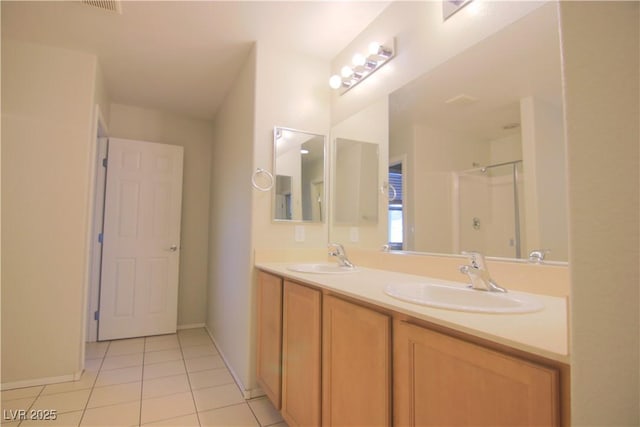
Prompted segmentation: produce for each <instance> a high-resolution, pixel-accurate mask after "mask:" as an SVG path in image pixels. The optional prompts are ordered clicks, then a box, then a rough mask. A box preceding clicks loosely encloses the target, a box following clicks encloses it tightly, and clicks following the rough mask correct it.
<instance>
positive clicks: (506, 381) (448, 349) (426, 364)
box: [394, 321, 560, 426]
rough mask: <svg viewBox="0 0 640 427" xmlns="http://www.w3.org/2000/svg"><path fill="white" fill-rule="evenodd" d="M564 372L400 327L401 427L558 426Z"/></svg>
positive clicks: (397, 404) (397, 384)
mask: <svg viewBox="0 0 640 427" xmlns="http://www.w3.org/2000/svg"><path fill="white" fill-rule="evenodd" d="M559 400H560V395H559V372H558V371H557V370H556V369H552V368H548V367H545V366H541V365H538V364H535V363H532V362H529V361H526V360H522V359H519V358H516V357H512V356H509V355H506V354H502V353H500V352H497V351H494V350H490V349H487V348H484V347H482V346H479V345H476V344H472V343H468V342H466V341H462V340H460V339H457V338H453V337H449V336H447V335H443V334H440V333H438V332H434V331H431V330H428V329H425V328H422V327H419V326H415V325H412V324H408V323H405V322H401V321H396V323H394V421H395V423H394V424H395V425H396V426H445V425H446V426H471V425H473V426H557V425H559V419H560V417H559V403H560V402H559Z"/></svg>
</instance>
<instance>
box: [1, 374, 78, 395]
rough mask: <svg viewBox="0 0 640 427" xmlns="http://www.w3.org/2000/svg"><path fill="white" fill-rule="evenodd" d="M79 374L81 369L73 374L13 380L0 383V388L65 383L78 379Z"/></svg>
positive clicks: (10, 388) (9, 388) (11, 388)
mask: <svg viewBox="0 0 640 427" xmlns="http://www.w3.org/2000/svg"><path fill="white" fill-rule="evenodd" d="M81 376H82V371H78V372H76V373H74V374H68V375H60V376H58V377H45V378H34V379H31V380H23V381H13V382H8V383H2V384H0V390H2V391H6V390H13V389H14V388H25V387H35V386H39V385H49V384H57V383H67V382H71V381H78V380H79V379H80V377H81Z"/></svg>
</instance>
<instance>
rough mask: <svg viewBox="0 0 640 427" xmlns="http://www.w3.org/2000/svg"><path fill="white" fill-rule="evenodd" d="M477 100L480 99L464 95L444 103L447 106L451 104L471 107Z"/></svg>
mask: <svg viewBox="0 0 640 427" xmlns="http://www.w3.org/2000/svg"><path fill="white" fill-rule="evenodd" d="M477 100H478V98H474V97H473V96H471V95H466V94H464V93H463V94H460V95H457V96H454V97H453V98H451V99H447V100H446V101H444V102H445V104H449V105H469V104H473V103H474V102H476V101H477Z"/></svg>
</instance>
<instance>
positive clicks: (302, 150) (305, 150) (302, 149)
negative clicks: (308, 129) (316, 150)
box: [300, 148, 309, 154]
mask: <svg viewBox="0 0 640 427" xmlns="http://www.w3.org/2000/svg"><path fill="white" fill-rule="evenodd" d="M300 154H309V150H307V149H306V148H301V149H300Z"/></svg>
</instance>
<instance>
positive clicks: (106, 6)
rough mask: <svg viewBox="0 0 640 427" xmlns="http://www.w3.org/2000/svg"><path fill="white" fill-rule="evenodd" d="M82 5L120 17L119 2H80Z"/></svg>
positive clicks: (86, 0)
mask: <svg viewBox="0 0 640 427" xmlns="http://www.w3.org/2000/svg"><path fill="white" fill-rule="evenodd" d="M82 3H84V4H86V5H87V6H91V7H95V8H98V9H102V10H106V11H108V12H114V13H118V14H120V15H122V1H121V0H82Z"/></svg>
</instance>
